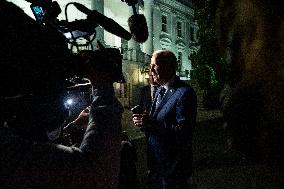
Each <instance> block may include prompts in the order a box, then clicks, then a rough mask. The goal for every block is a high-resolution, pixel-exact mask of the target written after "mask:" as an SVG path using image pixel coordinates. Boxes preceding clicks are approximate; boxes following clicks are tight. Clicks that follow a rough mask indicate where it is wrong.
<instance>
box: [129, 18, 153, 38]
mask: <svg viewBox="0 0 284 189" xmlns="http://www.w3.org/2000/svg"><path fill="white" fill-rule="evenodd" d="M128 26H129V30H130V33H131V34H132V38H133V39H134V40H135V41H137V42H138V43H144V42H145V41H147V39H148V35H149V33H148V26H147V22H146V18H145V16H144V15H142V14H136V15H132V16H131V17H129V18H128Z"/></svg>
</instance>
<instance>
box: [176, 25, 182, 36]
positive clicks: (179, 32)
mask: <svg viewBox="0 0 284 189" xmlns="http://www.w3.org/2000/svg"><path fill="white" fill-rule="evenodd" d="M181 30H182V26H181V22H180V21H178V22H177V36H178V37H182V33H181Z"/></svg>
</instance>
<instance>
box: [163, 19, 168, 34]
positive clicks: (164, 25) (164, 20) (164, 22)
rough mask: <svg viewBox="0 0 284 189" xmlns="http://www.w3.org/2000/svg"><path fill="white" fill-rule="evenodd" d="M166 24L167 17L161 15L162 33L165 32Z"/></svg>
mask: <svg viewBox="0 0 284 189" xmlns="http://www.w3.org/2000/svg"><path fill="white" fill-rule="evenodd" d="M167 24H168V20H167V17H166V16H165V15H162V31H163V32H167V31H168V30H167Z"/></svg>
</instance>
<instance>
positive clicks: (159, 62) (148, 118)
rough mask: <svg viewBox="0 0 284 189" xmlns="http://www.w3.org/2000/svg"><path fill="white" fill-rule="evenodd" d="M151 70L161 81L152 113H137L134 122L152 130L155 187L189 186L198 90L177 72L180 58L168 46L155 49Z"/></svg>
mask: <svg viewBox="0 0 284 189" xmlns="http://www.w3.org/2000/svg"><path fill="white" fill-rule="evenodd" d="M150 66H151V69H150V72H151V74H152V75H153V79H154V81H155V82H157V83H158V84H159V85H160V88H159V89H158V91H157V93H156V95H155V98H154V101H153V103H152V106H151V110H150V113H149V114H134V115H133V122H134V124H135V125H136V126H138V127H144V128H145V130H146V131H147V132H149V138H148V141H147V143H148V146H149V147H150V149H149V151H150V153H151V154H152V156H153V165H154V166H153V167H152V168H151V169H152V170H151V171H152V172H153V174H155V175H156V177H157V183H156V186H154V188H158V189H165V188H167V189H168V188H169V189H172V188H173V189H175V188H188V187H189V185H188V181H189V178H190V177H191V173H192V136H193V130H194V126H195V122H196V113H197V103H196V94H195V91H194V90H193V89H192V88H191V87H190V86H189V85H187V84H186V83H184V82H182V81H180V79H179V77H178V76H176V75H175V73H176V68H177V59H176V57H175V55H174V54H173V53H172V52H170V51H167V50H159V51H156V52H154V53H153V55H152V58H151V64H150Z"/></svg>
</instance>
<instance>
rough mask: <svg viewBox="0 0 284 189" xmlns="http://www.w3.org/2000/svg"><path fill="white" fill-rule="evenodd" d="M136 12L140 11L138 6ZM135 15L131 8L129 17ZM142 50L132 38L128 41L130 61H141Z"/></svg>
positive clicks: (130, 7)
mask: <svg viewBox="0 0 284 189" xmlns="http://www.w3.org/2000/svg"><path fill="white" fill-rule="evenodd" d="M136 10H137V12H138V11H139V6H138V4H136ZM132 15H133V8H132V6H129V17H130V16H132ZM141 53H142V51H141V48H140V45H139V43H138V42H136V41H134V40H133V39H132V38H131V39H130V40H129V41H128V60H133V61H136V62H139V60H140V59H141V57H140V56H141Z"/></svg>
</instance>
